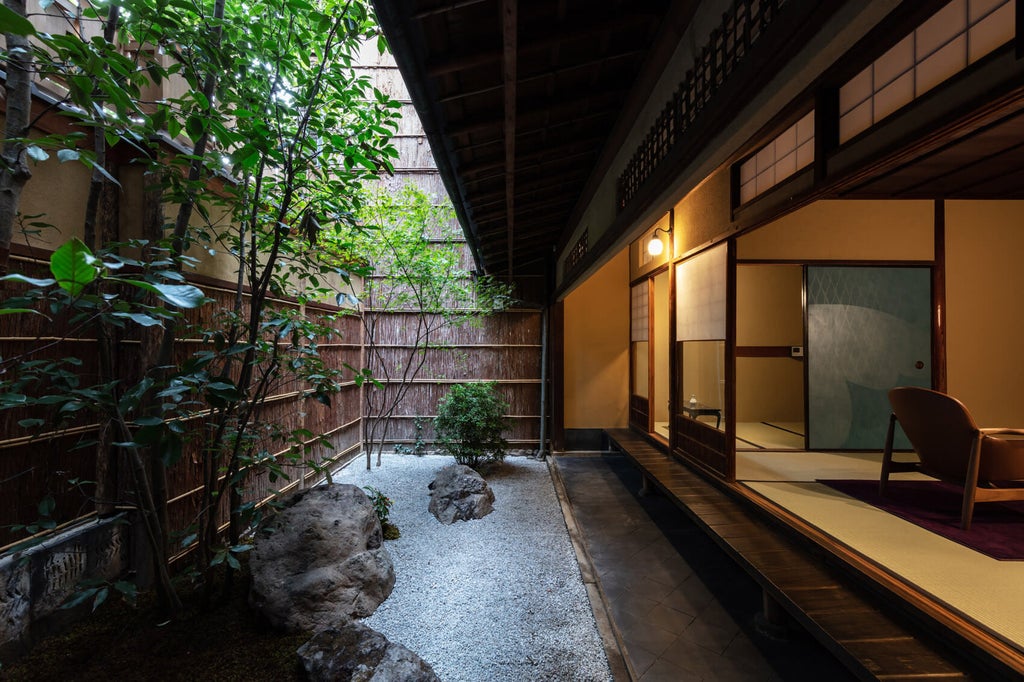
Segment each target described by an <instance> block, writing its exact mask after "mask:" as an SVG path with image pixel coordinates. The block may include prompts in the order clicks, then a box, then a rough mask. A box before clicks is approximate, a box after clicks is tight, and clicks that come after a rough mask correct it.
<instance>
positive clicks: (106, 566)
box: [0, 515, 131, 661]
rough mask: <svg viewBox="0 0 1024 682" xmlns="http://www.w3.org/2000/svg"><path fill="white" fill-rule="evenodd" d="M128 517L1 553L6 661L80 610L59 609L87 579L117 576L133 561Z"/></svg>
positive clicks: (0, 619) (1, 641) (1, 632)
mask: <svg viewBox="0 0 1024 682" xmlns="http://www.w3.org/2000/svg"><path fill="white" fill-rule="evenodd" d="M125 521H126V519H125V517H124V516H123V515H122V516H116V517H111V518H107V519H98V520H97V519H92V520H89V521H86V522H83V523H81V524H79V525H76V526H73V527H71V528H69V529H68V530H66V531H64V532H63V533H60V534H59V535H56V536H54V537H52V538H48V539H47V540H45V541H44V542H42V543H40V544H39V545H36V546H35V547H31V548H29V549H26V550H25V551H23V552H19V553H15V554H9V555H6V556H4V557H0V661H2V660H4V659H9V658H11V657H13V656H15V655H17V654H19V653H21V652H23V651H24V650H25V649H26V648H27V647H28V646H30V645H31V644H32V642H34V641H36V640H37V639H38V638H39V637H41V636H43V635H45V634H47V633H49V632H51V631H53V630H54V629H55V628H57V627H59V626H60V625H61V624H62V623H64V622H67V621H69V620H70V619H71V618H73V617H74V616H75V615H76V614H73V613H71V612H67V611H59V610H58V609H59V608H60V605H61V604H63V603H64V602H65V601H67V599H68V597H70V596H71V595H72V594H74V593H75V592H76V591H77V589H78V585H79V583H80V582H81V581H82V580H85V579H89V578H98V579H103V580H116V579H118V578H120V577H122V576H123V575H124V573H125V572H126V570H127V568H128V566H129V560H130V552H129V550H130V545H131V529H130V526H129V525H128V524H127V523H126V522H125Z"/></svg>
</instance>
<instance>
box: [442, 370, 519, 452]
mask: <svg viewBox="0 0 1024 682" xmlns="http://www.w3.org/2000/svg"><path fill="white" fill-rule="evenodd" d="M507 410H508V403H506V402H505V401H504V400H503V399H502V398H501V396H500V395H498V392H497V390H495V386H494V382H486V383H475V384H457V385H455V386H452V388H451V390H450V391H449V392H448V395H446V396H445V397H444V398H442V399H441V402H440V403H439V404H438V406H437V417H435V418H434V431H435V433H436V436H437V446H438V447H439V448H440V449H441V450H442V451H444V452H447V453H448V454H450V455H451V456H452V457H454V458H455V461H456V462H458V463H459V464H465V465H466V466H469V467H472V468H473V469H478V468H480V467H481V466H484V465H487V464H491V463H493V462H500V461H501V460H503V459H505V450H506V448H508V441H506V440H505V439H504V438H503V437H502V433H503V432H504V431H505V430H506V429H507V428H508V420H507V419H506V418H505V412H506V411H507Z"/></svg>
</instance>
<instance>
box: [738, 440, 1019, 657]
mask: <svg viewBox="0 0 1024 682" xmlns="http://www.w3.org/2000/svg"><path fill="white" fill-rule="evenodd" d="M801 456H802V459H800V457H801ZM880 461H881V455H880V454H878V453H866V454H862V453H856V454H855V453H813V452H805V453H763V452H756V453H737V478H738V479H740V480H741V481H742V482H743V483H744V484H745V485H747V486H748V487H750V488H751V489H752V490H754V491H756V492H757V493H759V494H760V495H763V496H764V497H766V498H768V499H769V500H771V501H773V502H775V503H776V504H779V505H780V506H782V507H784V508H785V509H787V510H789V511H791V512H792V513H794V514H796V515H797V516H799V517H801V518H803V519H804V520H806V521H807V522H808V523H810V524H812V525H814V526H816V527H817V528H819V529H820V530H822V531H824V532H825V533H828V534H829V535H830V536H832V537H833V538H835V539H836V540H838V541H839V542H841V543H843V544H845V545H847V546H849V547H852V548H853V549H855V550H856V551H857V552H859V553H860V554H862V555H863V556H865V557H867V558H869V559H871V560H872V561H874V562H876V563H878V564H880V565H883V566H885V567H886V568H887V569H888V570H890V571H891V572H893V573H895V574H897V575H899V576H901V577H903V578H904V579H905V580H907V581H908V582H910V583H912V584H914V585H917V586H918V587H919V588H920V589H922V590H923V591H925V592H927V593H929V594H931V595H932V596H934V597H935V598H936V599H939V600H940V601H943V602H945V603H946V604H948V605H949V606H950V607H952V608H953V609H955V610H957V611H959V612H961V613H963V614H964V615H965V616H967V617H968V618H971V619H973V620H975V621H976V622H978V623H979V624H981V625H982V626H984V627H986V628H987V629H989V630H991V631H992V632H994V633H996V634H998V635H1000V636H1002V637H1004V638H1005V639H1007V640H1009V641H1011V642H1015V643H1017V644H1018V645H1020V646H1022V647H1024V610H1022V609H1020V605H1021V604H1024V561H998V560H995V559H991V558H989V557H987V556H985V555H983V554H979V553H978V552H974V551H972V550H970V549H967V548H966V547H964V546H962V545H960V544H957V543H956V542H953V541H951V540H946V539H944V538H942V537H940V536H939V535H936V534H935V533H931V532H929V531H927V530H924V529H923V528H920V527H918V526H916V525H914V524H912V523H910V522H908V521H904V520H903V519H900V518H898V517H896V516H893V515H891V514H887V513H886V512H883V511H881V510H879V509H877V508H875V507H872V506H871V505H869V504H865V503H863V502H859V501H857V500H855V499H853V498H851V497H847V496H846V495H843V494H842V493H839V492H837V491H835V490H832V489H831V488H829V487H827V486H825V485H823V484H820V483H815V482H813V481H814V479H818V478H822V479H825V478H860V479H864V478H868V479H870V478H875V479H877V477H878V472H879V469H878V467H879V462H880ZM800 464H802V465H803V466H802V467H801V466H799V465H800ZM783 476H790V478H789V479H788V480H787V479H784V478H783ZM917 476H919V475H918V474H899V475H898V477H900V478H905V477H917Z"/></svg>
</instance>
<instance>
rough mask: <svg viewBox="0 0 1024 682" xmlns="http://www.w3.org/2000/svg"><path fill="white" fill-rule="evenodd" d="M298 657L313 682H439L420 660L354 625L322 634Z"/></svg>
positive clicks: (322, 631)
mask: <svg viewBox="0 0 1024 682" xmlns="http://www.w3.org/2000/svg"><path fill="white" fill-rule="evenodd" d="M297 653H298V654H299V659H300V660H301V661H302V667H303V668H304V669H305V671H306V675H307V676H308V677H309V679H310V680H312V681H313V682H320V681H321V680H322V681H323V682H349V681H351V682H440V680H439V679H438V677H437V675H435V674H434V671H433V669H432V668H431V667H430V665H429V664H428V663H427V662H426V661H424V660H423V659H422V658H420V657H419V656H417V655H416V654H414V653H413V652H412V651H409V650H408V649H407V648H405V647H404V646H402V645H401V644H396V643H394V642H391V641H389V640H388V639H387V637H385V636H384V635H382V634H381V633H379V632H377V631H376V630H373V629H371V628H369V627H367V626H365V625H363V624H362V623H358V622H355V621H350V622H348V623H344V624H342V625H339V626H338V627H331V628H327V629H325V630H321V631H320V632H318V633H316V635H314V636H313V638H312V639H310V640H309V641H308V642H306V643H305V644H303V645H302V646H301V647H299V649H298V652H297Z"/></svg>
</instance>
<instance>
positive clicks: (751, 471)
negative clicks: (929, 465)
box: [736, 450, 927, 481]
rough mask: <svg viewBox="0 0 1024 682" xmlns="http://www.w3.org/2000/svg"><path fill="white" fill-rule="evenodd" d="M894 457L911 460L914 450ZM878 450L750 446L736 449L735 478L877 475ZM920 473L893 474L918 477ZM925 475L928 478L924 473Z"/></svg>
mask: <svg viewBox="0 0 1024 682" xmlns="http://www.w3.org/2000/svg"><path fill="white" fill-rule="evenodd" d="M895 459H896V460H909V461H913V459H914V455H913V454H906V455H904V454H902V453H897V454H896V456H895ZM881 470H882V453H880V452H827V453H823V452H793V451H791V450H790V451H782V452H777V451H772V450H752V451H741V452H737V453H736V478H737V479H738V480H740V481H815V480H818V479H827V478H854V479H864V478H878V475H879V473H880V472H881ZM921 477H922V475H921V474H915V473H900V474H894V475H893V480H896V479H899V478H921ZM924 478H927V477H926V476H925V477H924Z"/></svg>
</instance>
